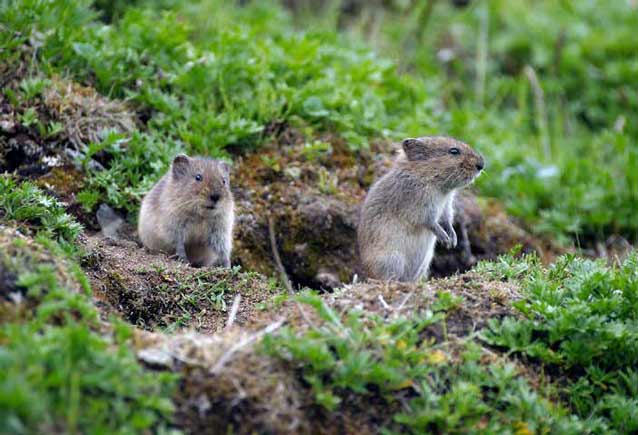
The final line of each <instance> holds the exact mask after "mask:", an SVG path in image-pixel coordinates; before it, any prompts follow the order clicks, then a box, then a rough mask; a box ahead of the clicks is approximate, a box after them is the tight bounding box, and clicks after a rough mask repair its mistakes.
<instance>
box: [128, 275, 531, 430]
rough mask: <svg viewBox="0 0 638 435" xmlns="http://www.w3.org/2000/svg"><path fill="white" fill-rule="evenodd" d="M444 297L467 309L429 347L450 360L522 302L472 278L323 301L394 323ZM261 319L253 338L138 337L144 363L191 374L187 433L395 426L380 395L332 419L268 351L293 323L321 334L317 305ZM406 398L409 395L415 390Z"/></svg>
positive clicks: (360, 290)
mask: <svg viewBox="0 0 638 435" xmlns="http://www.w3.org/2000/svg"><path fill="white" fill-rule="evenodd" d="M443 293H449V294H451V295H452V296H453V297H456V298H462V301H461V300H459V302H458V305H457V307H456V308H454V309H452V310H451V311H450V312H449V313H448V316H447V318H446V321H445V322H446V327H445V328H442V326H441V325H439V324H437V325H434V326H431V327H429V328H427V329H426V330H425V331H424V333H423V338H422V339H423V340H428V342H432V341H435V342H443V341H446V342H449V349H450V352H449V355H450V357H451V358H453V357H454V355H455V351H454V348H455V343H456V342H458V341H459V338H462V337H467V336H468V335H470V334H472V333H473V332H475V331H476V330H478V329H480V328H481V326H482V325H483V324H484V323H485V322H486V321H487V319H489V318H494V317H502V316H505V315H512V314H513V313H512V310H511V308H510V306H511V302H512V301H513V300H515V299H517V298H518V297H519V296H518V293H517V291H516V288H515V287H513V286H512V285H511V284H504V283H501V282H495V281H485V280H482V279H481V278H480V277H478V276H476V275H472V274H466V275H461V276H458V277H455V278H452V279H444V280H432V281H430V282H429V283H427V284H424V285H416V284H402V283H387V282H370V283H366V284H357V285H352V286H347V287H345V288H343V289H340V290H338V291H336V292H335V293H333V294H326V295H324V301H325V302H326V303H327V304H328V306H330V307H332V308H334V309H336V311H337V312H338V313H339V315H341V316H343V318H345V317H346V316H347V313H349V312H350V311H351V310H352V309H358V310H363V311H364V312H365V313H366V316H370V315H373V314H374V315H378V316H381V317H382V318H383V319H386V320H387V321H390V320H392V319H394V318H396V316H408V317H410V316H416V315H418V313H422V312H423V310H427V309H431V308H432V307H433V306H434V305H433V304H436V303H437V302H438V301H439V300H440V298H442V297H443V298H445V297H446V296H441V294H443ZM256 314H257V317H256V318H255V323H254V324H253V327H252V328H251V329H250V330H249V329H246V328H239V327H234V328H232V329H230V330H226V331H224V332H223V333H222V334H217V335H214V336H203V335H198V334H177V335H170V336H168V335H160V334H155V333H146V332H139V333H138V334H137V336H136V347H137V354H138V358H139V359H140V360H141V361H142V362H144V363H145V364H146V365H147V366H149V367H151V368H155V369H162V370H171V371H173V372H177V373H179V374H181V376H182V381H181V386H180V389H179V393H178V394H177V396H176V397H175V398H174V399H175V403H176V406H177V409H178V412H177V423H178V425H179V426H180V427H181V428H184V429H185V430H186V431H187V432H189V433H201V432H202V431H207V430H210V428H215V431H216V432H217V433H225V432H226V431H227V430H230V431H232V432H233V433H240V434H250V433H325V434H357V433H358V434H362V433H363V434H367V433H378V432H379V429H380V428H381V427H383V426H387V425H389V424H391V423H392V421H391V415H392V414H393V412H391V411H392V409H390V408H389V407H391V406H396V404H397V403H399V402H388V401H386V400H384V399H383V398H382V397H377V396H376V395H375V394H371V395H370V394H368V395H361V394H355V393H352V394H348V393H347V392H346V393H344V394H346V399H344V400H343V401H342V405H341V406H339V407H338V408H337V409H335V410H334V411H332V412H330V411H327V410H326V409H324V408H322V407H320V406H318V405H316V401H315V400H314V397H313V392H312V389H311V387H310V386H309V385H308V384H307V383H306V382H305V381H304V380H303V378H302V376H300V373H299V372H298V368H297V367H294V366H290V365H288V364H287V363H285V362H284V361H282V360H280V359H278V358H274V357H271V356H269V355H267V354H266V353H264V351H263V349H262V347H261V340H262V338H263V337H264V336H265V335H266V334H277V331H278V329H279V328H280V327H281V326H282V325H284V324H289V325H294V326H295V331H298V332H300V331H304V330H307V329H311V328H322V321H321V319H320V318H319V317H318V316H317V315H316V314H315V313H314V312H313V311H312V309H311V308H310V307H308V306H304V307H300V305H299V304H296V303H294V302H293V301H287V302H285V303H284V305H283V306H282V307H281V308H280V309H279V310H276V312H275V311H274V310H271V311H268V312H259V313H256ZM483 353H484V358H483V360H482V363H483V364H485V365H489V364H490V363H492V362H493V361H495V359H500V358H501V357H499V356H497V355H495V354H494V353H493V352H491V351H489V350H487V349H484V350H483ZM521 373H523V370H522V371H521ZM397 394H398V395H399V396H401V395H405V396H406V397H407V396H409V387H406V388H405V389H404V391H397ZM394 411H396V410H394Z"/></svg>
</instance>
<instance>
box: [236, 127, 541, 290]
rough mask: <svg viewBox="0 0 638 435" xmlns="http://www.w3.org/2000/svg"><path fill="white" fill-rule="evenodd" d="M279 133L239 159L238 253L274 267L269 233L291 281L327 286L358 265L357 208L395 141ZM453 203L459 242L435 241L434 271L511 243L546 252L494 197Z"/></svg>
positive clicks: (250, 265)
mask: <svg viewBox="0 0 638 435" xmlns="http://www.w3.org/2000/svg"><path fill="white" fill-rule="evenodd" d="M280 137H283V139H281V140H279V141H276V142H273V143H272V144H270V145H269V146H267V147H265V148H264V149H262V150H261V151H260V152H259V153H254V154H250V155H248V156H245V157H240V158H239V159H238V164H237V165H236V166H237V167H238V168H237V169H236V174H235V181H234V185H235V186H236V189H235V191H236V197H237V204H238V225H237V234H236V238H235V242H236V248H235V254H234V255H235V260H236V261H238V262H239V263H240V264H242V265H244V266H245V267H246V268H247V269H250V270H258V271H260V272H261V273H264V274H267V275H271V274H273V273H275V272H276V271H275V270H274V265H275V261H274V259H273V258H274V257H273V246H272V243H271V238H270V233H271V232H274V233H275V235H276V245H277V246H276V248H277V250H278V253H279V254H280V256H281V260H282V263H283V266H284V268H285V269H286V272H287V273H288V275H289V277H290V279H291V280H292V281H293V282H294V283H295V284H296V285H298V286H308V287H311V288H326V289H330V288H335V287H338V286H339V285H341V284H343V283H349V282H352V279H353V277H354V275H355V274H356V273H357V271H358V263H357V258H358V255H357V252H356V227H357V221H358V215H359V207H360V204H361V202H362V201H363V199H364V198H365V193H366V191H367V189H368V188H369V186H370V184H371V183H372V182H373V181H374V180H375V179H376V178H378V177H379V176H381V175H382V174H383V173H384V172H385V171H387V169H388V168H389V167H390V165H391V160H392V154H393V147H392V145H391V144H389V143H379V144H376V145H374V146H373V147H372V149H371V150H368V151H366V150H363V151H358V152H356V153H353V152H351V151H349V150H348V149H347V146H346V144H345V143H344V142H343V140H340V139H338V138H333V137H326V138H325V139H322V140H320V141H316V142H313V143H306V142H304V140H303V139H302V138H301V137H300V136H299V135H296V134H294V133H290V131H289V130H286V133H282V135H281V136H280ZM456 207H457V213H456V217H455V223H454V226H455V229H456V232H457V234H459V245H458V246H457V247H456V248H454V249H452V250H447V249H445V248H443V247H441V246H439V247H437V253H436V255H435V257H434V261H433V263H432V270H431V273H432V276H433V277H440V276H449V275H452V274H454V273H457V272H464V271H466V270H468V269H470V268H471V267H472V266H473V265H474V264H476V262H477V261H479V260H482V259H493V258H495V257H496V256H498V255H499V254H502V253H505V252H507V251H509V250H510V249H512V248H513V247H514V246H516V245H521V246H522V250H523V252H532V251H533V252H537V253H538V254H540V255H541V256H542V257H543V256H544V255H545V253H546V251H548V250H547V249H544V248H545V246H544V244H543V243H542V242H540V241H538V240H536V239H534V238H533V237H532V236H530V235H529V234H528V233H527V232H526V231H524V230H523V229H522V228H520V227H519V226H518V225H516V224H515V223H514V222H513V221H512V220H511V219H509V217H508V216H507V215H506V214H505V213H504V211H503V210H502V209H501V208H500V207H499V206H498V204H493V203H486V204H482V205H480V204H479V202H478V201H477V199H476V198H475V197H474V196H473V195H472V194H471V193H470V192H465V193H464V194H463V195H461V196H460V198H459V200H458V201H457V204H456ZM270 222H273V224H270ZM272 226H274V228H271V227H272Z"/></svg>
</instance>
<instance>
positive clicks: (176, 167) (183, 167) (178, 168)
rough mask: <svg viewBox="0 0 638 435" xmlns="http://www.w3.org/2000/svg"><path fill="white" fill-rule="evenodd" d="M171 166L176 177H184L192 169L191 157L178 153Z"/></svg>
mask: <svg viewBox="0 0 638 435" xmlns="http://www.w3.org/2000/svg"><path fill="white" fill-rule="evenodd" d="M171 166H172V168H173V175H174V176H175V177H176V178H180V177H183V176H185V175H186V174H188V170H189V169H190V166H191V161H190V157H188V156H187V155H186V154H178V155H176V156H175V158H174V159H173V164H172V165H171Z"/></svg>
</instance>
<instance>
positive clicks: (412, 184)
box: [357, 137, 484, 281]
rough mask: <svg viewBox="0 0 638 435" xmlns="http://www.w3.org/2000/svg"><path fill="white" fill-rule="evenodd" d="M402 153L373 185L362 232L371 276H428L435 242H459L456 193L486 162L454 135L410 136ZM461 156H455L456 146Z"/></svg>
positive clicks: (364, 263) (361, 242) (409, 278)
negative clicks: (455, 209)
mask: <svg viewBox="0 0 638 435" xmlns="http://www.w3.org/2000/svg"><path fill="white" fill-rule="evenodd" d="M402 147H403V154H402V155H400V156H399V157H398V158H397V159H396V161H395V163H394V166H393V167H392V169H391V170H390V171H389V172H388V173H387V174H386V175H384V176H383V177H382V178H380V179H379V180H378V181H377V182H376V183H374V185H373V186H372V187H371V188H370V191H369V192H368V195H367V196H366V199H365V201H364V203H363V207H362V210H361V219H360V222H359V227H358V231H357V236H358V243H359V253H360V255H361V263H362V266H363V270H364V272H365V273H366V274H367V275H368V277H370V278H376V279H385V280H398V281H416V280H419V279H420V278H422V277H426V276H427V273H428V270H429V267H430V262H431V261H432V256H433V253H434V244H435V242H436V240H437V239H438V240H439V241H440V242H442V243H444V244H445V245H446V246H447V247H448V248H451V247H454V246H456V242H457V237H456V233H455V231H454V229H453V227H452V221H453V217H454V214H453V213H454V208H453V203H454V196H455V194H456V190H457V189H458V188H460V187H463V186H465V185H468V184H470V183H471V182H472V181H474V179H475V178H476V177H477V176H478V175H479V174H480V172H481V170H482V169H483V166H484V160H483V157H482V156H481V155H480V154H478V153H476V152H475V151H474V150H473V149H472V148H471V147H470V146H469V145H467V144H465V143H463V142H460V141H458V140H456V139H453V138H449V137H421V138H417V139H405V140H404V141H403V142H402ZM453 148H454V149H456V150H458V152H459V153H458V154H451V150H452V149H453Z"/></svg>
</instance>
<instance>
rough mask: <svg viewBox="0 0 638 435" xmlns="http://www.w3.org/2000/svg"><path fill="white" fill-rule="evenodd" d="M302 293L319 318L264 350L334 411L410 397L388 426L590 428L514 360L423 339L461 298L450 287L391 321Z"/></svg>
mask: <svg viewBox="0 0 638 435" xmlns="http://www.w3.org/2000/svg"><path fill="white" fill-rule="evenodd" d="M296 299H297V301H298V302H300V303H302V304H306V305H309V306H311V307H312V308H313V309H314V310H315V311H316V312H317V314H318V315H319V317H320V318H321V320H322V322H321V324H320V325H312V326H310V327H308V329H307V330H305V331H303V332H299V331H296V330H295V329H294V328H292V327H287V328H284V329H283V330H282V331H281V332H279V333H278V334H277V335H273V336H269V337H267V338H266V340H265V343H264V346H265V351H266V352H268V353H270V354H272V355H276V356H278V357H280V358H282V359H284V360H286V361H288V362H289V363H291V364H293V365H294V366H296V367H298V368H299V370H301V373H302V375H303V378H304V379H305V381H306V382H307V384H308V385H309V386H310V388H312V391H313V393H314V397H315V401H316V403H317V404H318V405H320V406H322V407H324V408H326V409H328V410H336V409H338V407H339V406H340V404H341V402H342V400H343V397H344V396H346V394H356V395H359V396H360V397H361V398H362V400H365V398H368V399H369V400H371V402H375V403H376V402H377V401H378V400H382V401H383V403H385V405H384V407H385V408H386V409H397V408H394V407H393V404H394V405H396V403H398V401H399V400H402V401H404V403H405V407H404V408H403V410H397V411H396V413H395V414H394V416H393V420H392V422H391V425H390V427H388V428H386V430H387V431H388V432H392V433H393V431H397V432H398V431H400V432H406V431H407V432H409V433H494V434H496V433H504V432H508V431H509V432H512V433H513V432H516V433H534V432H538V433H542V432H544V431H549V432H555V433H566V434H567V433H573V434H577V433H583V432H584V431H585V427H584V426H583V425H582V424H581V423H579V422H577V421H576V420H574V419H571V418H569V417H567V416H566V415H565V413H564V411H561V410H560V409H558V408H555V407H553V406H552V405H550V404H549V403H548V402H547V401H545V400H544V399H543V398H542V397H540V396H539V395H538V394H537V393H535V392H533V390H531V388H530V387H529V385H528V384H527V382H526V381H525V380H524V378H522V377H521V376H520V375H519V374H518V372H517V370H516V368H515V367H514V366H513V365H512V364H511V363H501V362H499V363H495V364H492V365H490V366H484V365H482V364H481V363H480V360H481V355H482V351H481V349H480V347H479V346H477V345H476V344H475V343H473V342H472V341H468V342H464V343H463V344H462V346H461V348H460V349H458V350H457V351H455V352H454V353H455V355H457V357H452V355H451V354H450V353H448V352H449V350H447V347H446V346H447V344H436V343H432V342H431V341H428V340H426V339H424V332H425V330H426V329H427V328H428V327H431V326H433V325H435V324H437V323H440V322H441V321H443V319H444V312H445V310H447V309H451V308H453V307H454V306H455V305H456V304H457V303H458V301H457V300H455V298H453V297H452V296H451V295H449V294H447V293H441V294H440V295H439V297H438V300H437V302H436V304H435V305H433V310H434V311H432V310H425V311H423V312H421V313H419V314H418V315H412V316H410V317H409V318H408V317H404V316H398V317H395V318H389V319H384V318H383V317H381V316H379V315H377V314H371V313H366V312H363V311H358V310H354V311H350V312H348V313H344V315H343V316H341V315H340V314H339V313H337V312H336V311H334V310H333V309H332V308H331V307H329V306H328V305H326V303H325V302H323V301H322V300H321V298H320V297H318V296H315V295H311V294H305V295H301V296H298V297H297V298H296ZM446 350H447V351H446ZM399 397H401V398H402V399H399ZM373 398H374V399H373ZM399 409H400V408H399ZM518 431H520V432H518Z"/></svg>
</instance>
